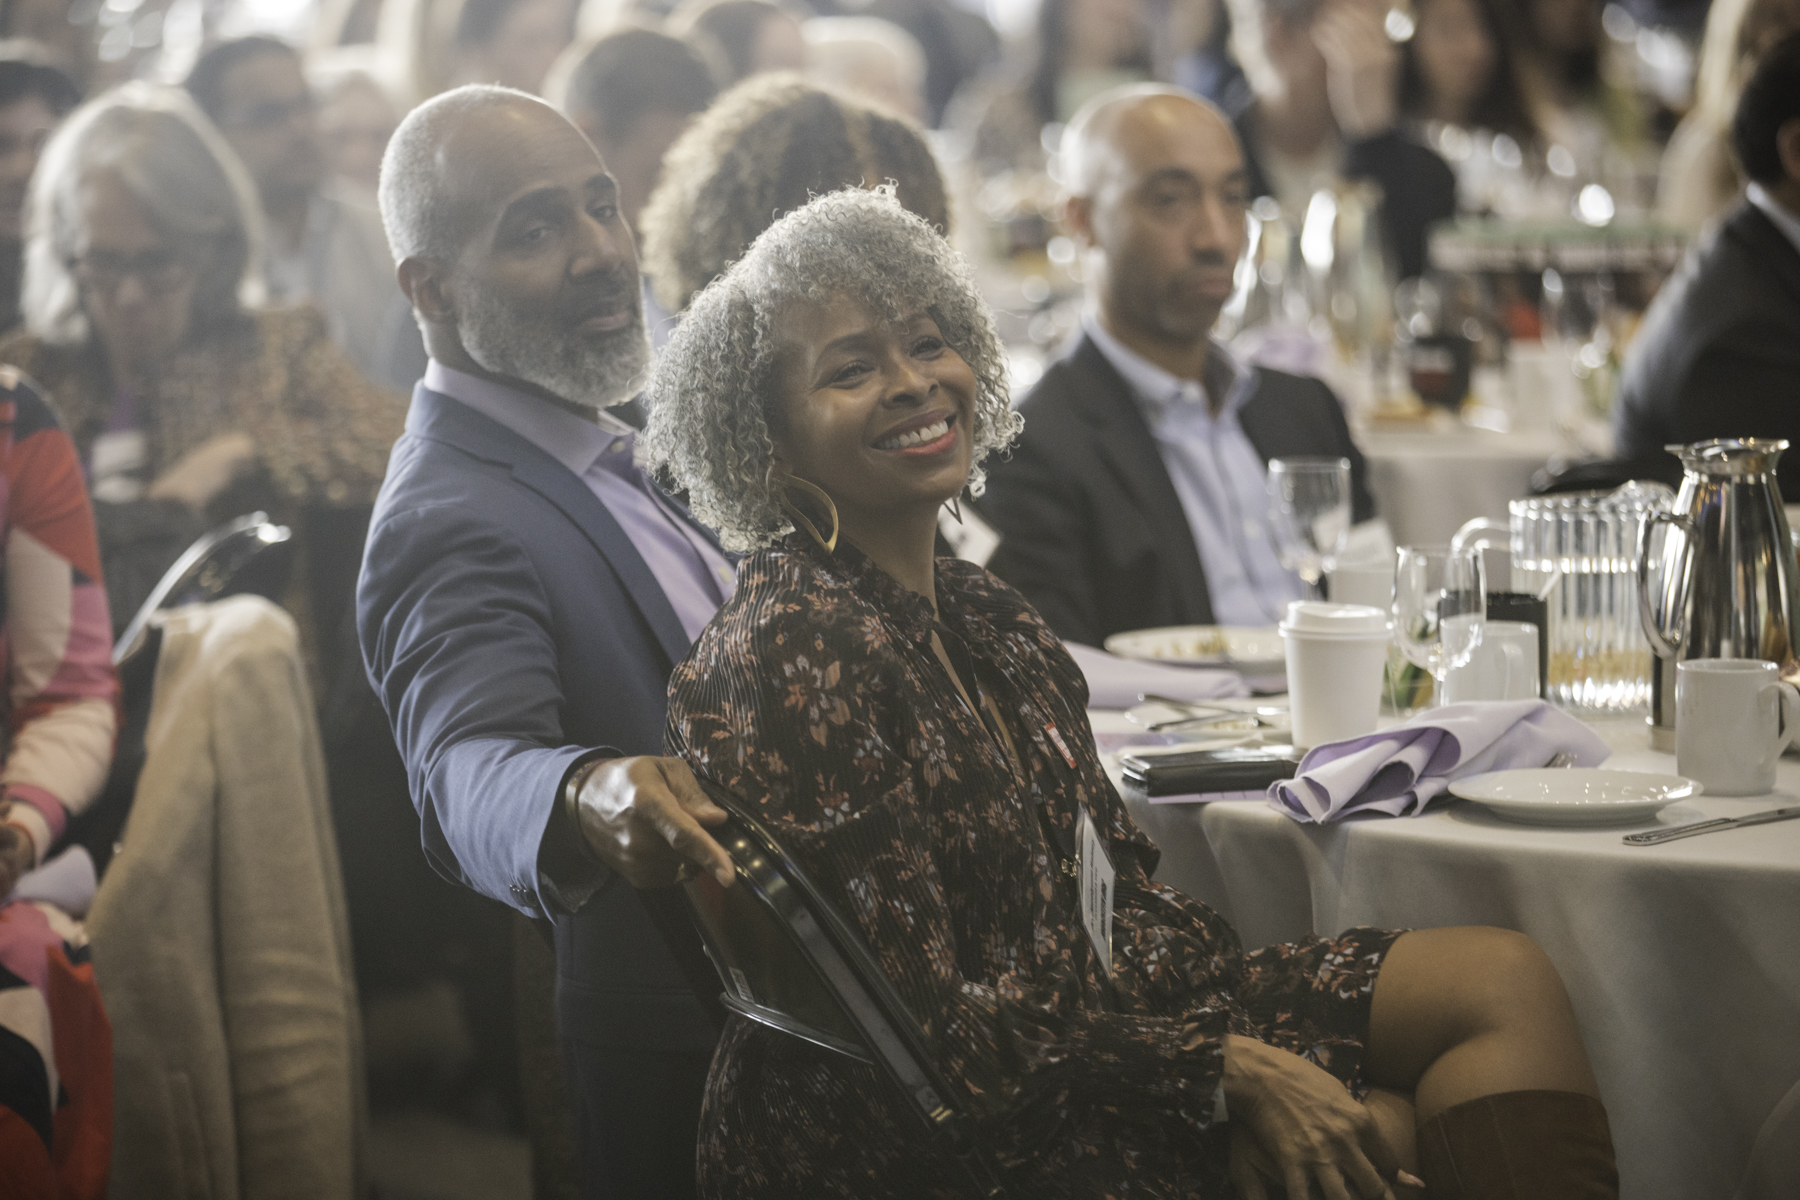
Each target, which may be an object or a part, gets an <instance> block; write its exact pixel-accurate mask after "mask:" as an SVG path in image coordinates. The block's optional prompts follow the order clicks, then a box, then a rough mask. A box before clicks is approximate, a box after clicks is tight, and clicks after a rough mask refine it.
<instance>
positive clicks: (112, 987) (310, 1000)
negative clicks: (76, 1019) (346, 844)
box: [88, 596, 366, 1200]
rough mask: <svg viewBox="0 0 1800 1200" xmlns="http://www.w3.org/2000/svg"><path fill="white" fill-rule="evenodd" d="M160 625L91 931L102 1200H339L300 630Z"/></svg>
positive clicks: (334, 912) (326, 886)
mask: <svg viewBox="0 0 1800 1200" xmlns="http://www.w3.org/2000/svg"><path fill="white" fill-rule="evenodd" d="M160 621H161V624H162V628H163V642H162V650H161V654H160V656H159V658H158V660H157V665H156V682H155V691H154V697H153V700H152V705H151V711H150V723H149V730H148V733H147V735H146V738H145V743H146V750H147V756H146V759H145V763H144V770H143V774H142V776H141V777H140V778H139V781H138V787H137V794H136V798H135V800H134V802H133V806H132V812H131V816H130V819H129V821H128V822H127V824H126V827H125V835H124V838H123V847H122V849H121V850H120V851H119V853H118V854H117V856H116V857H114V859H113V860H112V865H111V867H110V869H109V870H108V871H107V874H106V877H105V879H104V880H103V881H102V884H101V887H100V892H99V895H98V896H97V897H96V899H95V902H94V907H93V910H92V912H91V914H90V915H89V918H88V930H89V935H90V937H91V939H92V945H93V961H94V970H95V975H96V977H97V979H98V981H99V984H100V990H101V994H102V995H103V997H104V998H105V1002H106V1008H107V1013H108V1015H109V1016H110V1017H111V1019H112V1025H113V1041H114V1064H115V1080H116V1105H115V1114H116V1115H115V1129H114V1136H113V1147H114V1150H113V1167H112V1183H111V1189H110V1194H111V1195H113V1196H116V1197H157V1198H158V1200H182V1198H186V1197H205V1198H208V1200H277V1198H287V1197H293V1198H294V1200H302V1198H304V1200H340V1198H342V1200H349V1198H350V1197H351V1196H352V1195H353V1194H354V1193H355V1192H356V1191H357V1184H358V1178H359V1174H360V1172H361V1168H362V1162H361V1159H362V1149H363V1136H364V1132H365V1129H366V1111H365V1104H364V1096H363V1091H362V1075H361V1067H362V1061H361V1059H362V1047H361V1030H360V1026H359V1024H358V1015H357V1007H356V992H355V983H354V981H353V979H352V976H351V968H350V940H349V931H348V926H347V923H346V920H345V913H344V900H343V888H342V884H341V882H340V879H339V874H338V859H337V847H336V844H335V842H334V841H333V835H332V828H331V822H330V815H329V811H328V809H327V805H326V795H325V769H324V763H323V760H322V758H321V756H320V751H319V735H318V729H317V725H316V721H315V718H314V715H313V703H312V698H311V696H310V694H309V691H308V688H307V684H306V679H305V673H304V671H303V669H302V667H301V662H300V656H299V647H298V641H297V638H296V634H295V629H294V623H293V621H292V619H290V618H289V617H288V616H287V615H286V614H285V613H283V612H282V611H281V610H280V609H278V608H277V607H275V606H274V605H272V604H270V603H268V602H267V601H265V600H262V599H259V598H256V597H251V596H239V597H234V598H232V599H228V600H223V601H219V602H217V603H215V604H208V605H196V606H193V607H190V608H185V609H177V610H174V611H172V612H169V613H167V614H164V615H163V616H162V617H161V618H160Z"/></svg>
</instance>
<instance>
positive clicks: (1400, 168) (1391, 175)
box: [1232, 100, 1456, 279]
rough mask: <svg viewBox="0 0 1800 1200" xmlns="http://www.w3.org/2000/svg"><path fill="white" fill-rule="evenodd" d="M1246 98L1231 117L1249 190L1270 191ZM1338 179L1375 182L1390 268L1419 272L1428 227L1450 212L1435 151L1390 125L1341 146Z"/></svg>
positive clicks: (1446, 178) (1444, 170) (1449, 185)
mask: <svg viewBox="0 0 1800 1200" xmlns="http://www.w3.org/2000/svg"><path fill="white" fill-rule="evenodd" d="M1254 111H1255V102H1254V100H1251V101H1249V102H1247V103H1246V104H1245V105H1244V107H1242V108H1239V109H1238V111H1237V114H1236V115H1235V116H1234V117H1233V118H1232V124H1233V125H1234V126H1235V127H1236V128H1237V135H1238V143H1239V144H1240V145H1241V146H1243V148H1244V166H1245V167H1246V169H1247V170H1248V172H1249V175H1250V194H1251V195H1252V196H1269V195H1273V194H1274V192H1273V190H1272V189H1271V188H1270V186H1269V178H1268V175H1267V174H1266V173H1265V172H1264V171H1263V166H1262V147H1261V144H1260V139H1259V138H1258V136H1257V133H1256V127H1255V123H1254V122H1253V121H1252V120H1251V116H1250V114H1251V113H1252V112H1254ZM1344 178H1346V179H1368V180H1372V181H1374V182H1375V183H1376V184H1378V185H1380V187H1381V213H1380V220H1381V233H1382V239H1383V241H1384V242H1385V243H1386V244H1387V248H1388V253H1390V254H1392V255H1393V256H1394V268H1395V270H1396V271H1398V272H1399V276H1400V278H1401V279H1411V278H1412V277H1413V276H1415V275H1422V274H1424V272H1425V268H1426V266H1427V265H1428V263H1427V258H1428V255H1427V251H1428V249H1429V240H1430V233H1431V227H1432V226H1433V225H1435V224H1436V223H1437V222H1439V221H1446V220H1449V219H1450V218H1451V217H1454V216H1455V215H1456V172H1454V171H1452V170H1451V169H1450V164H1449V163H1447V162H1445V161H1444V160H1443V159H1442V158H1440V157H1439V156H1438V153H1437V151H1435V150H1433V149H1432V148H1431V147H1430V146H1427V145H1425V144H1423V143H1422V142H1419V141H1417V140H1415V139H1414V138H1412V137H1411V136H1409V135H1408V134H1406V133H1404V132H1403V131H1401V130H1400V129H1397V128H1396V129H1390V130H1388V131H1386V132H1385V133H1378V134H1376V135H1375V136H1374V137H1371V138H1362V139H1359V140H1356V141H1351V142H1348V143H1346V144H1345V146H1344Z"/></svg>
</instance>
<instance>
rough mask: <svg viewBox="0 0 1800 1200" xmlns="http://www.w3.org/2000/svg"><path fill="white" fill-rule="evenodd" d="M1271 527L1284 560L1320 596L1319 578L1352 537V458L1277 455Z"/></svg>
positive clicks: (1272, 476) (1271, 493)
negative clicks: (1286, 456)
mask: <svg viewBox="0 0 1800 1200" xmlns="http://www.w3.org/2000/svg"><path fill="white" fill-rule="evenodd" d="M1268 488H1269V530H1270V534H1271V536H1272V537H1273V538H1274V540H1275V552H1276V553H1277V554H1278V555H1279V556H1280V557H1281V565H1282V566H1283V567H1286V568H1287V569H1288V570H1290V571H1293V572H1295V573H1296V574H1298V575H1299V576H1300V578H1301V580H1302V581H1303V582H1304V583H1305V584H1306V594H1307V595H1308V596H1309V597H1310V598H1312V599H1314V600H1317V599H1320V598H1321V596H1322V594H1323V589H1322V588H1321V587H1320V586H1319V580H1321V579H1322V578H1324V575H1325V572H1327V571H1329V570H1331V569H1332V568H1333V567H1334V566H1336V565H1337V557H1338V555H1340V554H1342V553H1343V552H1344V545H1345V543H1346V542H1348V541H1349V540H1350V460H1349V459H1347V458H1314V457H1296V458H1277V459H1271V460H1270V462H1269V483H1268Z"/></svg>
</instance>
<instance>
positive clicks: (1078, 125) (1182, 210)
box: [1062, 87, 1249, 379]
mask: <svg viewBox="0 0 1800 1200" xmlns="http://www.w3.org/2000/svg"><path fill="white" fill-rule="evenodd" d="M1065 136H1066V140H1065V141H1064V143H1063V155H1062V171H1063V182H1064V183H1065V184H1066V185H1067V187H1068V189H1069V192H1070V196H1069V203H1068V208H1067V209H1066V210H1065V213H1064V223H1065V225H1066V226H1067V228H1068V229H1069V232H1070V233H1071V234H1072V235H1073V236H1074V237H1075V239H1076V241H1077V242H1078V243H1080V244H1081V245H1082V246H1083V247H1085V248H1086V250H1087V251H1088V259H1087V267H1088V270H1087V274H1086V281H1087V287H1088V291H1089V293H1090V294H1091V295H1092V296H1093V297H1094V298H1095V299H1096V300H1097V301H1098V306H1099V309H1100V319H1101V322H1102V323H1103V324H1104V325H1105V326H1106V328H1107V329H1109V330H1110V331H1111V332H1112V333H1113V335H1114V336H1115V337H1117V338H1119V339H1120V340H1121V341H1123V342H1124V343H1125V344H1126V345H1128V346H1130V347H1131V348H1132V349H1133V350H1135V351H1136V352H1137V353H1139V354H1142V355H1145V356H1146V357H1148V358H1149V359H1150V360H1151V361H1152V362H1155V363H1157V364H1158V365H1160V366H1162V367H1163V369H1164V370H1167V371H1170V372H1171V373H1173V374H1175V375H1177V376H1178V377H1180V378H1184V379H1197V378H1199V371H1200V369H1201V366H1202V365H1203V364H1204V362H1205V358H1206V353H1207V351H1206V347H1207V335H1208V333H1209V332H1210V330H1211V329H1212V326H1213V322H1214V321H1216V320H1217V319H1218V316H1219V311H1220V308H1221V306H1223V305H1224V303H1225V301H1226V300H1227V299H1229V298H1230V296H1231V290H1232V286H1233V269H1234V265H1235V264H1236V262H1237V260H1238V257H1239V255H1241V254H1242V253H1243V249H1244V240H1245V235H1246V224H1245V214H1246V212H1247V210H1248V205H1249V195H1248V193H1249V182H1248V178H1247V172H1246V170H1245V166H1244V152H1243V148H1242V147H1241V146H1239V145H1238V140H1237V135H1236V134H1235V133H1234V132H1233V131H1232V128H1231V123H1230V122H1229V121H1227V120H1226V119H1225V115H1224V114H1223V113H1221V112H1220V111H1219V110H1218V109H1216V108H1214V107H1213V106H1212V105H1210V104H1208V103H1206V101H1204V100H1201V99H1199V98H1198V97H1196V96H1193V95H1190V94H1189V93H1187V92H1183V91H1178V90H1176V89H1174V88H1167V87H1131V88H1121V89H1119V90H1117V91H1113V92H1109V93H1107V94H1105V95H1103V96H1100V97H1097V98H1096V99H1095V100H1093V101H1092V102H1091V103H1089V104H1088V105H1087V107H1085V108H1084V109H1082V110H1081V111H1080V112H1079V113H1077V114H1076V116H1075V119H1074V120H1073V121H1071V122H1070V123H1069V130H1068V133H1067V134H1066V135H1065Z"/></svg>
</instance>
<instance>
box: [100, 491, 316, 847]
mask: <svg viewBox="0 0 1800 1200" xmlns="http://www.w3.org/2000/svg"><path fill="white" fill-rule="evenodd" d="M291 539H292V535H291V534H290V533H289V532H288V529H287V527H286V526H285V525H271V524H270V523H269V519H268V517H267V515H266V514H263V513H259V512H258V513H251V514H250V515H248V516H244V517H239V518H237V519H236V520H234V521H230V522H228V523H226V524H224V525H221V526H219V527H218V528H217V529H214V530H212V531H210V532H209V533H207V534H205V535H203V536H202V537H201V538H200V539H199V540H197V541H196V542H195V543H194V544H193V545H192V546H189V547H188V548H187V549H186V550H185V551H183V552H182V555H181V557H180V558H178V559H176V560H175V564H174V565H173V566H171V567H170V568H169V569H168V570H167V571H165V572H163V577H162V579H161V580H159V581H158V583H157V585H156V588H155V589H154V590H153V591H152V592H151V593H150V597H149V599H147V600H145V601H144V603H143V604H142V606H140V607H139V608H138V611H137V615H135V616H134V617H132V618H131V624H129V625H127V626H126V627H125V632H124V633H122V634H120V635H119V640H118V641H117V642H115V643H113V666H114V668H115V669H117V671H118V673H119V712H120V718H119V736H118V739H117V740H116V741H115V743H114V748H113V760H112V766H111V767H109V768H108V770H107V774H106V783H105V784H104V785H103V786H102V787H101V789H100V794H99V795H98V796H96V797H95V798H94V802H93V803H92V804H90V805H88V806H87V808H85V809H83V810H82V811H81V812H80V813H79V814H77V815H76V816H74V817H72V818H71V819H70V821H69V830H68V834H67V835H66V836H67V841H68V842H69V844H71V845H77V846H83V847H86V849H87V852H88V854H89V855H90V856H91V857H92V858H93V860H94V872H95V874H97V875H105V873H106V868H107V866H108V864H110V863H111V862H112V856H113V851H114V849H115V848H116V847H117V846H118V842H119V834H120V832H121V831H122V830H123V829H124V828H125V819H126V818H127V817H128V816H130V815H131V801H132V797H134V796H136V795H137V781H138V776H139V775H140V774H141V773H142V772H143V769H144V758H145V754H146V749H145V746H144V735H145V733H146V732H147V731H148V729H149V726H150V703H151V701H152V699H153V698H154V693H155V690H156V661H157V658H158V656H159V655H160V653H161V651H162V630H161V629H160V628H158V627H156V626H153V625H151V624H150V618H151V616H152V615H153V614H154V613H156V612H157V611H158V610H160V609H164V608H175V607H178V606H180V605H183V604H199V603H203V602H205V601H208V600H220V599H223V598H224V597H226V596H236V595H240V594H242V593H244V592H255V593H257V594H258V595H262V596H268V597H271V598H273V597H274V596H275V595H277V594H279V593H280V591H281V589H282V586H283V583H284V581H285V580H286V578H287V571H288V567H289V566H290V565H291V562H292V559H293V543H292V540H291Z"/></svg>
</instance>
